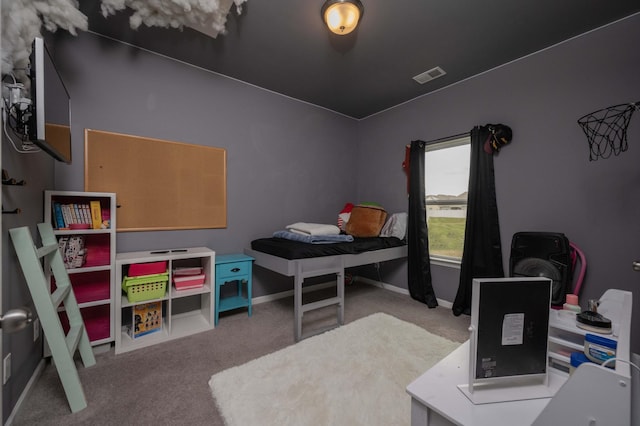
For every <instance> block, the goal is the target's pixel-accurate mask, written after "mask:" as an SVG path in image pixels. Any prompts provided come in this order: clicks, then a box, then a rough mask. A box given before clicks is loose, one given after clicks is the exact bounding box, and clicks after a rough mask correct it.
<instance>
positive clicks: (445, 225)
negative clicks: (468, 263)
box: [427, 217, 465, 259]
mask: <svg viewBox="0 0 640 426" xmlns="http://www.w3.org/2000/svg"><path fill="white" fill-rule="evenodd" d="M464 226H465V218H464V217H430V218H428V220H427V227H428V228H429V254H430V255H431V256H434V255H435V256H447V257H455V258H458V259H461V258H462V249H463V246H464Z"/></svg>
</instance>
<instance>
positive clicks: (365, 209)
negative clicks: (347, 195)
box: [345, 205, 387, 237]
mask: <svg viewBox="0 0 640 426" xmlns="http://www.w3.org/2000/svg"><path fill="white" fill-rule="evenodd" d="M386 220H387V212H386V211H385V210H384V209H383V208H382V207H376V206H362V205H358V206H355V207H354V208H353V210H351V217H350V218H349V222H347V226H346V227H345V232H346V233H347V234H349V235H352V236H354V237H377V236H379V235H380V231H381V230H382V227H383V226H384V222H385V221H386Z"/></svg>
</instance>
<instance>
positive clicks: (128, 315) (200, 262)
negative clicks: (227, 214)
mask: <svg viewBox="0 0 640 426" xmlns="http://www.w3.org/2000/svg"><path fill="white" fill-rule="evenodd" d="M160 261H165V262H167V268H168V272H169V282H168V283H167V286H166V290H165V293H164V296H163V297H161V298H157V299H151V300H145V301H138V302H129V300H128V298H127V295H126V293H125V292H124V291H123V290H122V281H123V279H124V278H125V276H126V275H127V271H128V269H129V266H130V265H132V264H140V263H152V262H160ZM185 266H199V267H202V269H203V273H204V275H205V282H204V285H203V286H202V287H201V288H195V289H187V290H176V288H175V286H174V285H173V283H172V282H173V280H172V274H173V270H174V269H175V268H176V267H185ZM214 286H215V252H214V251H213V250H211V249H209V248H207V247H194V248H186V249H167V250H154V251H140V252H130V253H118V254H117V255H116V289H117V291H118V297H116V315H115V327H116V331H117V332H116V338H115V353H116V354H120V353H124V352H128V351H132V350H135V349H140V348H144V347H147V346H151V345H155V344H158V343H161V342H166V341H169V340H172V339H177V338H179V337H184V336H189V335H191V334H195V333H200V332H203V331H207V330H212V329H213V328H214V317H213V314H214V303H215V293H214V289H215V287H214ZM154 301H161V302H162V319H163V321H162V330H160V331H157V332H154V333H151V334H148V335H145V336H141V337H137V338H135V339H134V338H132V337H131V336H130V333H129V327H131V326H132V308H133V306H134V305H138V304H143V303H148V302H154Z"/></svg>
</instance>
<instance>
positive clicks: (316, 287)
mask: <svg viewBox="0 0 640 426" xmlns="http://www.w3.org/2000/svg"><path fill="white" fill-rule="evenodd" d="M353 282H358V283H362V284H368V285H372V286H374V287H379V288H383V289H385V290H389V291H393V292H395V293H400V294H403V295H405V296H409V290H407V289H405V288H400V287H397V286H395V285H391V284H387V283H383V282H382V281H376V280H373V279H371V278H366V277H360V276H356V277H354V278H353ZM335 285H336V283H335V282H333V281H331V282H326V283H320V284H314V285H310V286H308V287H303V288H302V292H303V293H307V292H309V291H317V290H322V289H325V288H330V287H335ZM291 296H293V290H287V291H283V292H280V293H274V294H268V295H266V296H260V297H254V298H253V299H251V303H252V304H254V305H255V304H259V303H265V302H272V301H274V300H278V299H283V298H285V297H291ZM436 300H437V301H438V305H439V306H442V307H443V308H448V309H451V308H452V307H453V303H451V302H449V301H447V300H443V299H436Z"/></svg>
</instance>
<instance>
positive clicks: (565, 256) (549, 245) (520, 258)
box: [509, 232, 573, 306]
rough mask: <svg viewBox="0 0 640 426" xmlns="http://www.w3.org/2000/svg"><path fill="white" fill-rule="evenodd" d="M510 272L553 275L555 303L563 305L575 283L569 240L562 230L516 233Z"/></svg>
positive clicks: (552, 297)
mask: <svg viewBox="0 0 640 426" xmlns="http://www.w3.org/2000/svg"><path fill="white" fill-rule="evenodd" d="M509 275H510V276H512V277H546V278H551V279H552V280H553V286H552V293H551V304H552V305H554V306H562V304H564V302H565V296H566V294H567V293H571V284H572V282H573V269H572V264H571V247H570V245H569V239H568V238H567V237H566V236H565V235H564V234H562V233H558V232H517V233H515V234H514V235H513V240H512V241H511V257H510V260H509Z"/></svg>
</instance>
